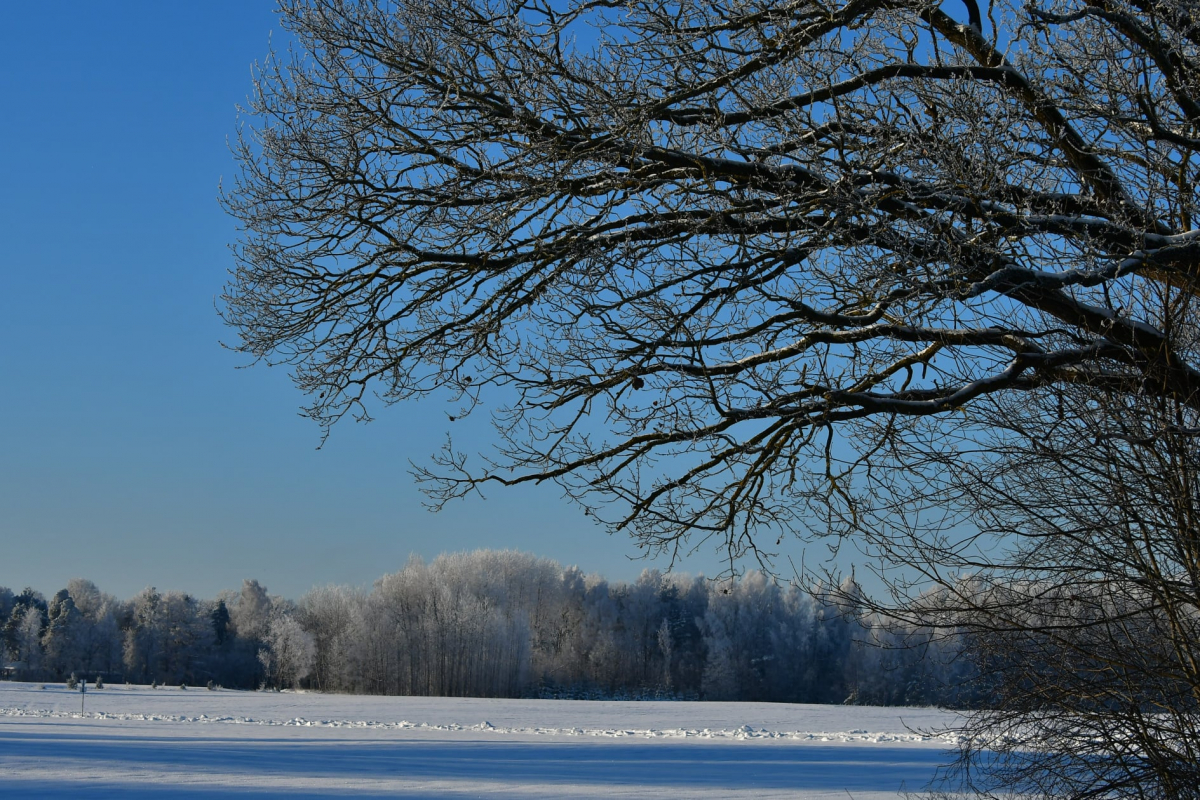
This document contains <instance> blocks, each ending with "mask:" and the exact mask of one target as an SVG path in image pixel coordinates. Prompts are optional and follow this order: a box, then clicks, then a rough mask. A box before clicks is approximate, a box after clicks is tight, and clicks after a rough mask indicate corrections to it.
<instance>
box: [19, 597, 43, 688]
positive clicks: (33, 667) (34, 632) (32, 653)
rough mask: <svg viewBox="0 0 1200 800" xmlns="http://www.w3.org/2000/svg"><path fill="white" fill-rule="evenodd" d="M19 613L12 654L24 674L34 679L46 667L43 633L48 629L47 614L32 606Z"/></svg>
mask: <svg viewBox="0 0 1200 800" xmlns="http://www.w3.org/2000/svg"><path fill="white" fill-rule="evenodd" d="M14 612H17V609H14ZM17 613H20V618H19V619H20V621H19V622H18V624H17V626H16V630H15V635H14V647H13V651H12V654H13V655H14V656H15V658H14V660H15V661H17V662H19V663H20V665H21V670H22V672H23V673H24V674H25V675H27V676H28V677H31V678H33V677H36V676H38V675H40V674H41V672H42V669H43V666H44V653H43V649H42V631H43V629H44V628H45V627H46V616H45V614H46V612H45V610H44V609H43V608H41V607H39V606H37V605H32V604H31V605H27V606H24V607H23V608H21V609H20V611H19V612H17Z"/></svg>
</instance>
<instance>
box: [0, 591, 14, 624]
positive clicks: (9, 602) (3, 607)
mask: <svg viewBox="0 0 1200 800" xmlns="http://www.w3.org/2000/svg"><path fill="white" fill-rule="evenodd" d="M12 608H13V593H12V589H9V588H8V587H7V586H0V624H3V623H6V622H7V621H8V617H9V615H10V614H11V613H12Z"/></svg>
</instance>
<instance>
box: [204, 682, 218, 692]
mask: <svg viewBox="0 0 1200 800" xmlns="http://www.w3.org/2000/svg"><path fill="white" fill-rule="evenodd" d="M205 688H207V689H208V690H209V691H210V692H215V691H216V690H217V685H216V684H215V683H213V682H212V681H211V680H210V681H209V682H208V683H207V684H205Z"/></svg>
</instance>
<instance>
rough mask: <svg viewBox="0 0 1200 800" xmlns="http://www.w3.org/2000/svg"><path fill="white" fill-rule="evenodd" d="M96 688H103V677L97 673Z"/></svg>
mask: <svg viewBox="0 0 1200 800" xmlns="http://www.w3.org/2000/svg"><path fill="white" fill-rule="evenodd" d="M96 688H97V689H103V688H104V679H103V678H101V677H100V676H99V675H97V676H96Z"/></svg>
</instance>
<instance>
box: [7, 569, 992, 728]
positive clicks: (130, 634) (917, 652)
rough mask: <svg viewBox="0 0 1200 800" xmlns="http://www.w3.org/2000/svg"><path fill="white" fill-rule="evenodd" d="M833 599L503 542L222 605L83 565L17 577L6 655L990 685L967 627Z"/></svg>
mask: <svg viewBox="0 0 1200 800" xmlns="http://www.w3.org/2000/svg"><path fill="white" fill-rule="evenodd" d="M840 588H841V589H843V590H846V589H848V588H849V589H853V588H854V587H853V584H850V585H849V586H847V585H845V584H844V585H843V586H842V587H840ZM850 594H851V595H852V596H853V594H854V593H853V592H851V593H850ZM832 598H833V593H828V594H823V593H821V592H817V593H816V594H815V595H810V594H809V593H806V592H803V591H800V590H798V589H796V588H794V587H792V588H787V587H781V586H780V585H778V584H777V583H774V582H772V581H771V580H769V579H768V578H766V577H764V576H763V575H762V574H760V573H758V572H749V573H747V574H746V575H744V576H743V577H742V578H741V579H739V580H737V581H726V582H716V581H712V580H709V579H706V578H703V577H688V576H684V575H676V574H667V575H664V574H662V573H660V572H658V571H656V570H647V571H645V572H643V573H642V575H641V576H640V577H639V578H638V579H637V581H635V582H634V583H620V582H609V581H606V580H605V579H604V578H602V577H600V576H597V575H586V574H584V573H583V572H581V571H580V570H579V569H578V568H576V567H565V568H564V567H563V566H561V565H560V564H558V563H557V562H554V561H551V560H548V559H544V558H538V557H536V556H532V555H528V554H524V553H518V552H513V551H492V550H479V551H475V552H470V553H456V554H452V555H443V556H440V557H438V558H437V559H435V560H433V561H432V562H431V563H425V562H423V561H421V560H419V559H416V558H414V559H412V560H410V561H409V563H408V564H407V565H406V566H405V567H404V568H403V569H401V570H400V571H399V572H395V573H392V574H389V575H385V576H384V577H382V578H380V579H379V580H377V581H376V582H375V585H374V587H373V588H372V589H371V591H369V592H367V591H361V590H356V589H351V588H345V587H341V586H326V587H320V588H315V589H313V590H311V591H310V592H308V593H307V594H306V595H304V596H303V597H302V598H300V599H299V600H298V601H295V602H293V601H291V600H288V599H285V598H282V597H278V596H275V595H271V594H269V593H268V592H267V590H266V588H265V587H263V586H262V585H260V584H259V583H258V582H257V581H253V580H247V581H245V582H244V583H243V585H242V588H241V590H240V591H226V592H223V593H221V594H220V595H219V596H218V597H216V598H213V599H208V600H205V599H200V598H196V597H192V596H190V595H187V594H183V593H180V592H170V591H167V592H160V591H158V590H157V589H155V588H147V589H145V590H143V591H141V592H139V593H138V594H137V595H135V596H134V597H132V598H130V599H128V600H120V599H118V598H116V597H113V596H111V595H108V594H105V593H103V592H101V591H100V590H99V589H98V588H97V587H96V585H95V584H93V583H92V582H91V581H88V580H83V579H75V580H72V581H70V582H69V583H68V585H67V587H66V588H64V589H62V590H61V591H59V592H57V593H56V594H55V595H54V596H53V597H52V598H51V599H50V600H49V601H47V600H46V599H45V598H44V597H43V596H42V595H41V594H40V593H38V592H36V591H33V590H32V589H25V590H24V591H22V592H20V593H19V594H17V593H14V592H13V591H12V590H10V589H7V588H3V587H0V619H2V620H4V627H3V642H2V647H0V659H2V661H0V667H3V673H4V675H5V676H7V677H9V678H14V679H18V680H62V679H64V678H66V677H67V676H69V675H71V674H72V673H73V674H75V675H77V676H78V677H79V678H80V679H84V680H94V679H95V678H97V677H101V678H102V679H103V680H105V681H107V682H119V681H132V682H138V683H152V682H153V683H159V684H171V685H179V684H184V685H191V686H204V685H206V684H210V682H211V684H210V685H212V686H217V685H221V686H226V687H241V688H256V687H264V686H265V687H277V688H287V687H302V688H311V689H317V690H321V691H329V692H351V693H370V694H388V695H435V696H474V697H537V696H545V697H575V698H629V699H637V698H645V699H649V698H657V699H663V698H687V699H704V700H751V701H780V702H806V703H843V702H850V703H868V704H875V705H928V704H940V705H947V706H967V705H972V704H974V703H975V702H976V701H977V700H978V692H979V687H978V685H977V684H978V682H977V681H973V680H972V678H973V675H972V666H971V664H972V659H971V658H970V653H969V652H968V651H969V647H967V646H966V644H965V643H966V641H967V640H966V638H965V637H961V636H958V637H945V636H936V637H935V636H934V635H933V634H932V633H931V632H930V631H928V630H925V629H922V628H920V627H911V628H898V627H896V625H895V623H890V624H886V625H885V624H884V623H883V622H882V621H881V620H880V619H878V618H876V617H874V616H873V615H871V614H868V613H865V612H864V611H863V610H862V609H860V608H857V607H853V606H847V605H846V604H845V603H844V602H839V603H835V602H834V600H833V599H832Z"/></svg>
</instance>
